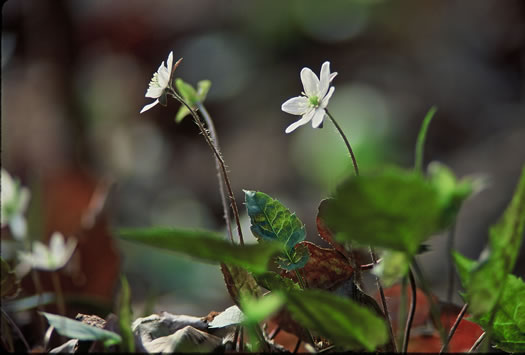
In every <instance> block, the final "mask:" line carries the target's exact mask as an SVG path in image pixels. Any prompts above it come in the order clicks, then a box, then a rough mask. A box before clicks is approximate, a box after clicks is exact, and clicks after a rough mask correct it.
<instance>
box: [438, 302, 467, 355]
mask: <svg viewBox="0 0 525 355" xmlns="http://www.w3.org/2000/svg"><path fill="white" fill-rule="evenodd" d="M467 308H468V303H465V304H464V305H463V308H461V311H460V312H459V314H458V317H457V318H456V321H455V322H454V325H453V326H452V328H450V332H449V333H448V337H447V341H446V342H445V343H444V344H443V347H442V348H441V350H440V351H439V353H440V354H442V353H444V352H446V351H447V347H448V344H450V340H452V337H453V336H454V333H455V332H456V329H457V328H458V326H459V323H460V322H461V320H462V319H463V316H464V315H465V313H466V312H467Z"/></svg>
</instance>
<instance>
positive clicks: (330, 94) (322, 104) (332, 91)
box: [319, 86, 335, 108]
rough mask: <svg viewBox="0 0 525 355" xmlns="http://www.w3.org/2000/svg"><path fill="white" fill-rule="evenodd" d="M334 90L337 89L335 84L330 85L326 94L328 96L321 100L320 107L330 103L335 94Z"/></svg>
mask: <svg viewBox="0 0 525 355" xmlns="http://www.w3.org/2000/svg"><path fill="white" fill-rule="evenodd" d="M334 91H335V87H333V86H332V87H330V90H329V91H328V94H326V96H325V97H323V99H322V100H321V106H319V107H320V108H325V107H326V106H327V105H328V101H330V98H331V97H332V95H333V94H334Z"/></svg>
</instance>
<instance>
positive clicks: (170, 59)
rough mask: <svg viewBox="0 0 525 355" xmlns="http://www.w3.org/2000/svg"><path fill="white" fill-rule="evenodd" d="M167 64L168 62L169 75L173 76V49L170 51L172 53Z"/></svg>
mask: <svg viewBox="0 0 525 355" xmlns="http://www.w3.org/2000/svg"><path fill="white" fill-rule="evenodd" d="M167 64H168V68H167V69H168V76H171V70H172V68H173V51H171V52H170V54H169V55H168V61H167Z"/></svg>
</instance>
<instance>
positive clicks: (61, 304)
mask: <svg viewBox="0 0 525 355" xmlns="http://www.w3.org/2000/svg"><path fill="white" fill-rule="evenodd" d="M51 281H53V288H54V289H55V294H56V295H57V307H58V313H59V314H60V315H62V316H65V315H66V303H65V301H64V294H63V293H62V287H61V286H60V277H59V276H58V271H53V272H51Z"/></svg>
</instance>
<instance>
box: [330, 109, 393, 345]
mask: <svg viewBox="0 0 525 355" xmlns="http://www.w3.org/2000/svg"><path fill="white" fill-rule="evenodd" d="M325 112H326V115H327V116H328V118H330V120H331V121H332V123H333V124H334V126H335V128H337V131H338V132H339V135H341V138H343V141H344V142H345V145H346V148H347V149H348V154H350V158H352V164H353V165H354V172H355V175H356V176H359V167H358V165H357V160H356V158H355V154H354V151H353V150H352V146H351V145H350V142H349V141H348V138H347V137H346V135H345V133H344V132H343V129H342V128H341V126H339V124H338V123H337V121H336V120H335V118H334V117H333V116H332V114H331V113H330V112H329V111H328V110H326V109H325ZM370 256H371V257H372V262H373V263H374V265H375V264H377V257H376V254H375V251H374V248H372V246H370ZM356 270H358V268H356ZM376 284H377V289H378V290H379V294H380V296H381V303H382V306H383V312H384V313H385V317H386V318H387V319H388V328H389V331H390V337H391V339H392V343H393V344H394V346H395V347H397V346H396V341H395V337H394V331H393V329H392V318H391V317H390V312H388V306H387V304H386V298H385V293H384V291H383V287H382V286H381V282H380V281H379V277H378V276H376Z"/></svg>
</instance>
